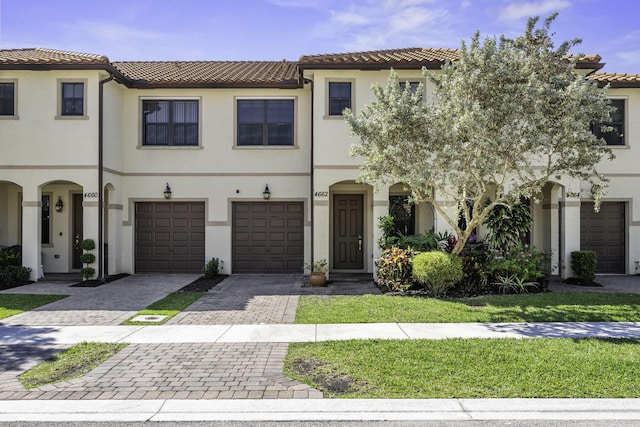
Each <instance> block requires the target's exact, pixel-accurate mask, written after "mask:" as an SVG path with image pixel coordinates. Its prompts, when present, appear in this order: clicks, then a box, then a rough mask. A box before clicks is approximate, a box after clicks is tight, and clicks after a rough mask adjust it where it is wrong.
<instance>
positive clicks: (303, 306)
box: [296, 292, 640, 323]
mask: <svg viewBox="0 0 640 427" xmlns="http://www.w3.org/2000/svg"><path fill="white" fill-rule="evenodd" d="M623 321H626V322H631V321H634V322H637V321H640V295H637V294H598V293H588V292H584V293H582V292H548V293H540V294H524V295H489V296H483V297H476V298H469V299H461V300H447V301H445V300H440V299H435V298H420V297H400V296H386V295H362V296H334V297H330V298H328V299H323V298H320V297H316V296H304V297H301V298H300V303H299V304H298V309H297V312H296V323H374V322H383V323H393V322H404V323H416V322H425V323H456V322H623Z"/></svg>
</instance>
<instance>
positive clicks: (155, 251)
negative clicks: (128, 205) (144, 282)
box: [135, 202, 205, 273]
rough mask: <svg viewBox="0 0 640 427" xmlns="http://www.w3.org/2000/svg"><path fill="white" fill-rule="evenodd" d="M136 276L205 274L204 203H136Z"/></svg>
mask: <svg viewBox="0 0 640 427" xmlns="http://www.w3.org/2000/svg"><path fill="white" fill-rule="evenodd" d="M135 226H136V230H135V233H136V241H135V245H136V246H135V248H136V249H135V254H136V272H137V273H150V272H161V273H201V272H202V267H203V266H204V241H205V240H204V203H185V202H157V203H155V202H154V203H151V202H144V203H142V202H140V203H136V224H135Z"/></svg>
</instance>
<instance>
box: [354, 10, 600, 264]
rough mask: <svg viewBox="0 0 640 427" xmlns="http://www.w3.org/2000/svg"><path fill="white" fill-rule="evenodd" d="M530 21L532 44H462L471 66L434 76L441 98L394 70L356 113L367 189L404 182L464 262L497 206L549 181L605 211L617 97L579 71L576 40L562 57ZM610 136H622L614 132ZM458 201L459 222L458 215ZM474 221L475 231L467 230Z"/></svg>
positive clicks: (462, 56)
mask: <svg viewBox="0 0 640 427" xmlns="http://www.w3.org/2000/svg"><path fill="white" fill-rule="evenodd" d="M555 16H556V15H555V14H554V15H551V16H549V17H548V18H547V19H546V20H544V22H543V24H542V25H541V26H540V27H539V28H538V21H539V19H538V18H537V17H536V18H530V19H529V21H528V23H527V26H526V29H525V32H524V34H522V35H520V36H518V37H516V38H514V39H510V38H506V37H505V36H501V37H500V38H495V37H494V38H486V39H484V41H482V42H481V40H480V33H479V32H476V34H475V35H474V36H473V38H472V40H471V43H470V45H469V46H468V47H467V45H466V44H465V42H464V41H463V42H462V43H461V48H460V49H459V59H458V60H456V61H453V62H447V63H446V64H445V65H444V66H443V67H442V70H441V71H440V72H429V71H427V70H426V69H425V70H424V73H425V76H426V77H427V80H428V81H429V82H431V83H432V86H433V99H431V97H430V98H429V99H427V100H425V99H423V95H422V93H423V90H422V88H419V89H418V90H417V91H411V90H410V87H409V85H408V84H406V85H403V84H402V83H401V82H400V81H399V79H398V76H397V74H396V73H395V72H394V71H393V70H392V71H391V73H390V76H389V80H388V84H387V86H386V87H382V86H379V85H374V86H373V88H372V90H373V93H374V96H375V99H374V101H373V102H372V103H371V104H370V105H367V106H366V107H365V108H364V109H363V110H362V111H360V112H359V113H358V114H353V113H352V112H351V111H350V110H345V112H344V117H345V119H346V121H347V123H348V124H349V126H350V128H351V133H352V135H355V136H358V137H359V141H358V142H356V143H354V144H353V145H352V146H351V154H352V155H357V156H362V158H363V159H364V166H363V167H362V170H361V175H360V180H361V181H362V182H366V183H370V184H372V185H374V186H377V185H380V184H389V183H396V182H401V183H403V184H404V185H406V186H407V187H408V188H409V189H410V190H411V192H412V197H413V199H414V200H415V201H417V202H430V203H431V204H432V205H433V206H434V208H435V209H436V211H438V212H439V213H440V214H441V215H442V216H443V217H444V218H445V219H446V221H447V222H448V224H449V226H450V227H451V229H452V230H453V231H454V233H455V234H456V235H457V237H458V242H457V245H456V247H455V248H454V251H453V252H454V253H459V252H460V251H461V250H462V249H463V247H464V245H465V243H466V241H467V240H468V238H469V237H470V236H471V234H472V232H473V229H474V228H475V227H477V226H478V225H480V224H482V223H483V221H484V220H485V218H486V217H487V215H488V214H489V212H490V211H491V209H493V207H494V206H496V205H505V206H511V205H513V204H514V203H516V202H518V201H519V200H520V198H521V197H529V198H532V199H534V200H535V199H536V197H537V195H538V194H540V192H541V190H542V188H543V186H544V185H545V184H546V183H547V182H549V181H559V180H561V179H562V178H563V177H565V178H566V177H570V178H578V179H580V180H583V181H587V182H589V183H590V184H591V185H592V193H593V196H594V198H595V200H596V205H597V206H598V205H599V201H600V197H601V196H602V194H603V192H604V190H605V188H606V180H605V179H604V177H602V176H601V175H600V174H598V173H597V171H596V169H595V166H596V164H597V163H598V162H599V161H600V160H601V159H602V158H603V156H605V155H608V156H610V157H612V155H611V151H610V150H609V149H608V148H607V147H606V142H605V141H604V140H603V139H599V138H597V137H596V136H595V135H594V133H593V132H592V126H593V124H594V123H606V122H607V121H608V120H609V117H610V116H609V114H610V110H611V107H610V105H609V104H610V103H609V101H608V100H607V98H606V89H601V88H598V87H597V85H596V84H595V83H593V82H591V81H590V80H588V79H586V78H585V76H584V73H580V72H579V71H578V70H577V69H576V63H577V62H578V61H579V59H580V58H581V56H580V55H570V53H569V50H570V49H571V48H572V47H574V46H576V45H577V44H579V43H580V40H578V39H575V40H571V41H565V42H563V43H562V44H561V45H560V46H559V47H555V46H554V43H553V41H552V35H553V34H552V33H550V26H551V23H552V21H553V20H554V18H555ZM604 130H610V129H609V128H607V127H606V126H604ZM452 201H453V202H455V203H456V205H457V207H458V209H457V212H456V213H455V214H452V213H451V211H450V210H449V211H447V209H446V206H447V205H450V204H451V202H452ZM460 217H462V218H464V220H465V221H464V222H463V223H464V224H465V225H466V226H460V225H459V218H460Z"/></svg>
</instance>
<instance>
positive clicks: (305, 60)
mask: <svg viewBox="0 0 640 427" xmlns="http://www.w3.org/2000/svg"><path fill="white" fill-rule="evenodd" d="M447 59H449V60H452V61H455V60H456V59H458V49H444V48H442V49H440V48H406V49H389V50H372V51H368V52H351V53H330V54H325V55H305V56H301V57H300V60H299V61H298V62H299V64H300V66H301V68H316V67H317V66H323V67H336V68H337V67H340V66H343V67H345V68H350V67H353V66H366V65H374V66H375V65H389V64H393V65H394V66H401V65H407V66H422V65H424V64H431V63H433V64H442V63H444V62H445V61H446V60H447Z"/></svg>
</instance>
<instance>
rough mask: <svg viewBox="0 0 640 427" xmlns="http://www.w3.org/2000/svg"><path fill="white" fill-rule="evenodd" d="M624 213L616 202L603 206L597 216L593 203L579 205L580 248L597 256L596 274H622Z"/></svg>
mask: <svg viewBox="0 0 640 427" xmlns="http://www.w3.org/2000/svg"><path fill="white" fill-rule="evenodd" d="M624 211H625V205H624V203H617V202H607V203H602V205H601V206H600V212H598V213H596V212H594V210H593V203H582V205H581V206H580V249H582V250H592V251H594V252H595V253H596V254H597V256H598V265H597V267H596V272H597V273H620V274H624V272H625V258H626V256H625V246H626V243H625V219H624Z"/></svg>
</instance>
